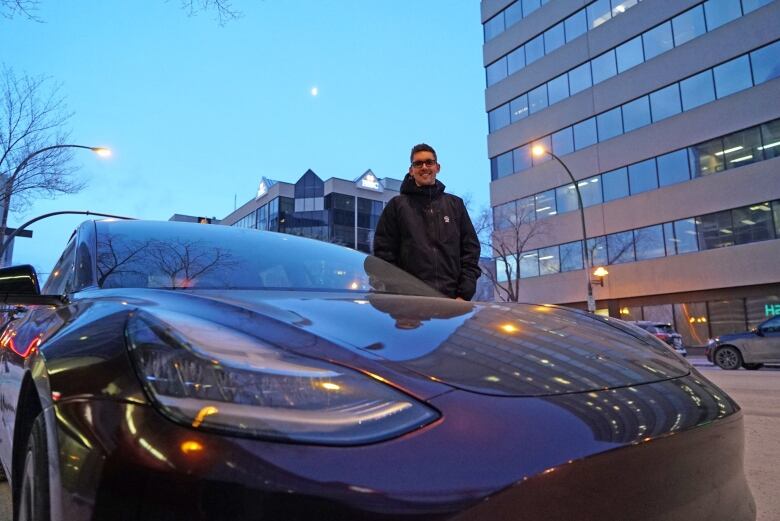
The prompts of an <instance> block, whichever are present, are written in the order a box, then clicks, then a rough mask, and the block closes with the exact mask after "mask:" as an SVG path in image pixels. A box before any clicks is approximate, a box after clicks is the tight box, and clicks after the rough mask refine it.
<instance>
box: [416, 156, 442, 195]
mask: <svg viewBox="0 0 780 521" xmlns="http://www.w3.org/2000/svg"><path fill="white" fill-rule="evenodd" d="M439 168H440V166H439V163H437V162H436V157H435V156H434V155H433V153H431V152H428V151H425V150H423V151H421V152H416V153H415V154H414V155H413V156H412V164H411V166H409V175H411V176H412V177H413V178H414V182H415V183H417V186H429V185H432V184H435V183H436V174H438V173H439Z"/></svg>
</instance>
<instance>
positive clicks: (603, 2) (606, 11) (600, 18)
mask: <svg viewBox="0 0 780 521" xmlns="http://www.w3.org/2000/svg"><path fill="white" fill-rule="evenodd" d="M587 13H588V28H589V29H594V28H596V27H598V26H599V25H601V24H603V23H604V22H606V21H607V20H609V19H610V18H612V15H611V9H610V5H609V0H596V1H595V2H593V3H591V4H589V5H588V7H587Z"/></svg>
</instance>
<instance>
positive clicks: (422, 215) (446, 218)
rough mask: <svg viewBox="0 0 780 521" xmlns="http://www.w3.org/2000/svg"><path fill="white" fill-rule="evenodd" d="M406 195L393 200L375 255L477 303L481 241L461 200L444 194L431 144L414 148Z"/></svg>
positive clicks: (383, 219)
mask: <svg viewBox="0 0 780 521" xmlns="http://www.w3.org/2000/svg"><path fill="white" fill-rule="evenodd" d="M410 159H411V166H410V167H409V174H408V175H407V176H406V178H405V179H404V182H403V183H402V184H401V195H397V196H395V197H393V199H391V200H390V202H389V203H388V204H387V206H386V207H385V209H384V211H383V212H382V215H381V217H380V218H379V223H378V224H377V228H376V234H375V235H374V255H376V256H377V257H379V258H380V259H384V260H386V261H387V262H390V263H392V264H395V265H396V266H398V267H399V268H401V269H403V270H405V271H407V272H409V273H411V274H412V275H414V276H415V277H417V278H418V279H420V280H422V281H423V282H425V283H426V284H428V285H429V286H431V287H432V288H434V289H437V290H438V291H439V292H441V293H443V294H444V295H446V296H448V297H450V298H456V299H463V300H471V297H473V296H474V292H475V291H476V288H477V279H478V278H479V275H480V269H479V264H478V263H479V250H480V248H479V241H478V240H477V234H476V232H475V231H474V225H473V224H472V223H471V219H470V218H469V214H468V212H466V207H465V205H464V204H463V200H462V199H461V198H460V197H456V196H454V195H451V194H446V193H444V185H443V184H442V183H441V181H438V180H437V179H436V174H438V173H439V170H440V168H441V165H439V163H438V161H437V158H436V151H435V150H434V149H433V148H432V147H431V146H429V145H426V144H424V143H423V144H419V145H415V146H414V147H413V148H412V153H411V157H410Z"/></svg>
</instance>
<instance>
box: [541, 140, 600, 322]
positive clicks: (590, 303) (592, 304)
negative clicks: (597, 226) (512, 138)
mask: <svg viewBox="0 0 780 521" xmlns="http://www.w3.org/2000/svg"><path fill="white" fill-rule="evenodd" d="M531 153H532V154H533V155H534V156H536V157H542V156H543V155H545V154H548V155H549V156H550V157H552V158H553V159H555V160H556V161H557V162H558V164H560V165H561V166H562V167H563V169H564V170H565V171H566V173H567V174H568V175H569V179H571V182H572V183H573V184H574V190H575V192H577V207H578V208H579V210H580V222H581V223H582V247H583V248H584V250H585V278H586V280H587V281H588V286H587V287H588V298H587V307H588V311H589V312H590V313H593V312H595V311H596V301H595V300H594V299H593V284H592V283H591V280H590V268H591V259H590V253H589V252H588V235H587V233H586V231H585V206H584V205H583V204H582V194H581V193H580V187H579V184H578V183H577V180H576V179H574V176H573V175H572V173H571V171H570V170H569V167H567V166H566V164H565V163H564V162H563V161H561V158H559V157H558V156H556V155H555V154H553V153H552V152H551V151H549V150H547V149H546V148H544V147H543V146H541V145H534V147H533V148H531ZM601 269H602V270H604V268H601ZM606 271H607V270H604V272H606ZM605 274H606V273H605ZM594 275H595V273H594ZM597 276H598V275H597ZM601 284H602V285H603V284H604V283H603V280H602V282H601Z"/></svg>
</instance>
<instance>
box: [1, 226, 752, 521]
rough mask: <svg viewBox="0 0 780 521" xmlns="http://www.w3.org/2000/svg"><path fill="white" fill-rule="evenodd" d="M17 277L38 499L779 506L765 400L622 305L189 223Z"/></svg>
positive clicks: (32, 478)
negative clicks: (436, 273) (509, 297)
mask: <svg viewBox="0 0 780 521" xmlns="http://www.w3.org/2000/svg"><path fill="white" fill-rule="evenodd" d="M0 300H4V301H6V302H9V303H12V304H14V305H24V306H26V311H25V312H24V313H19V314H18V316H17V317H16V318H14V319H13V320H11V321H10V322H9V324H8V325H7V326H6V327H5V329H4V331H3V332H2V337H1V338H0V346H1V347H0V404H2V407H1V408H0V461H1V462H2V467H3V468H4V469H5V470H6V473H7V475H8V477H9V479H10V481H11V490H12V495H13V501H14V505H15V509H16V513H17V514H16V517H17V519H19V520H36V521H38V520H56V521H60V520H67V521H83V520H88V519H89V520H93V519H94V520H98V519H100V520H103V519H110V520H162V519H166V520H173V519H182V520H185V519H186V520H232V521H242V520H250V519H251V520H273V519H284V520H285V521H297V520H311V519H317V520H340V521H357V520H361V521H379V520H382V521H389V520H398V521H404V520H407V521H411V520H414V521H423V520H426V521H442V520H455V519H457V520H459V521H475V520H479V521H498V520H506V519H516V516H517V515H520V514H518V513H521V515H522V517H523V518H524V519H550V520H553V519H561V520H562V519H566V520H570V519H576V520H586V519H631V520H632V521H649V520H659V519H663V520H685V521H704V520H707V521H751V520H754V519H755V512H756V510H755V504H754V501H753V498H752V495H751V492H750V489H749V487H748V485H747V482H746V479H745V474H744V469H743V416H742V414H741V412H740V409H739V406H738V405H737V404H736V403H735V402H734V401H733V400H732V399H731V398H729V396H728V395H727V394H726V393H724V392H723V391H722V390H720V389H719V388H718V387H716V386H715V385H713V384H712V383H711V382H709V381H708V380H707V379H706V378H704V377H703V376H702V375H701V374H700V373H698V372H697V371H696V369H695V368H693V367H692V366H690V365H689V364H688V363H687V362H686V361H685V360H683V359H681V358H680V357H679V356H677V355H675V354H674V353H672V352H671V351H670V350H669V349H667V348H666V347H664V346H663V345H661V344H660V343H659V342H658V340H657V339H656V338H655V337H653V336H651V335H649V334H647V333H646V332H644V331H641V330H638V329H637V328H635V327H629V326H626V325H625V324H624V323H623V322H622V321H619V320H614V319H611V318H609V317H600V316H597V315H594V314H589V313H586V312H584V311H577V310H573V309H568V308H564V307H558V306H549V305H532V304H514V303H473V302H465V301H456V300H452V299H447V298H444V297H442V296H441V295H439V294H438V293H436V292H435V291H433V290H432V289H430V288H429V287H428V286H426V285H425V284H423V283H422V282H420V281H419V280H417V279H415V278H413V277H411V276H410V275H408V274H407V273H405V272H403V271H400V270H398V269H397V268H395V267H394V266H392V265H390V264H387V263H385V262H384V261H382V260H379V259H377V258H375V257H372V256H367V255H365V254H363V253H360V252H357V251H354V250H350V249H347V248H343V247H340V246H335V245H332V244H327V243H324V242H319V241H314V240H310V239H304V238H301V237H294V236H290V235H284V234H277V233H271V232H260V231H257V230H251V229H244V228H234V227H225V226H217V225H200V224H188V223H180V222H144V221H113V222H107V221H97V222H93V221H88V222H85V223H83V224H82V225H81V226H80V227H79V228H78V229H77V231H76V232H75V233H74V234H73V236H72V237H71V239H70V241H69V242H68V244H67V246H66V247H65V251H64V253H63V255H62V257H61V258H60V260H59V261H58V262H57V264H56V265H55V267H54V268H53V269H52V271H51V275H50V276H49V279H48V281H47V282H46V284H45V286H44V287H43V291H42V292H41V291H39V289H38V279H37V275H36V273H35V270H34V269H33V268H32V267H30V266H19V267H13V268H6V269H3V270H0ZM713 454H717V455H718V457H712V455H713ZM702 476H706V479H701V477H702ZM670 483H674V486H670ZM713 484H717V487H715V488H713ZM713 490H715V492H716V493H714V492H713Z"/></svg>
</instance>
